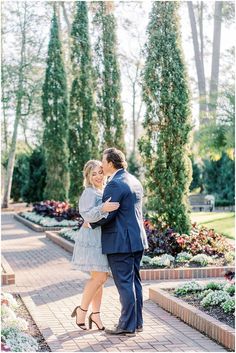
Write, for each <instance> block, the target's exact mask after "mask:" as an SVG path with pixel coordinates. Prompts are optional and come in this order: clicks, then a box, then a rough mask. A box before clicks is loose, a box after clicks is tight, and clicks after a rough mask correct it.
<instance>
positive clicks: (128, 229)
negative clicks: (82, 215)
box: [91, 169, 148, 254]
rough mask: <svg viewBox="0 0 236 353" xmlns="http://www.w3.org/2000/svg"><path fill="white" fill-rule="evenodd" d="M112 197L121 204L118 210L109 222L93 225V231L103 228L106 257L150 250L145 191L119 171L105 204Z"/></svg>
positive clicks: (107, 190) (106, 190)
mask: <svg viewBox="0 0 236 353" xmlns="http://www.w3.org/2000/svg"><path fill="white" fill-rule="evenodd" d="M109 197H111V201H116V202H119V203H120V207H119V208H118V210H116V211H113V212H110V213H109V215H108V217H107V218H106V219H104V218H103V219H101V220H100V221H98V222H96V223H91V227H92V228H96V227H98V226H101V227H102V252H103V254H114V253H129V252H135V251H142V250H143V249H144V248H148V245H147V236H146V233H145V230H144V227H143V216H142V198H143V188H142V185H141V183H140V182H139V181H138V179H136V178H135V177H134V176H133V175H131V174H130V173H128V172H127V171H125V170H124V169H122V170H119V171H118V172H117V173H116V174H115V175H114V177H113V178H112V180H111V181H110V182H108V184H107V185H106V187H105V190H104V193H103V200H102V201H103V202H105V201H106V200H107V199H108V198H109Z"/></svg>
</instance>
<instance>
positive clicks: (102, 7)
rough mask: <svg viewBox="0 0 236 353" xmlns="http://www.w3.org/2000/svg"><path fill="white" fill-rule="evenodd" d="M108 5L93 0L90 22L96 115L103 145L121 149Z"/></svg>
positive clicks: (113, 40)
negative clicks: (93, 29) (94, 37)
mask: <svg viewBox="0 0 236 353" xmlns="http://www.w3.org/2000/svg"><path fill="white" fill-rule="evenodd" d="M111 5H112V4H111V2H106V1H99V2H97V11H96V15H95V16H94V21H93V22H94V24H95V26H96V27H97V29H98V32H99V36H98V41H97V44H96V53H97V58H96V59H97V63H98V65H97V69H98V70H97V74H98V92H99V93H98V115H99V121H100V123H101V128H102V145H103V147H112V146H115V147H117V148H119V149H121V150H123V151H125V142H124V128H125V126H124V120H123V109H122V104H121V78H120V70H119V64H118V59H117V49H116V46H117V39H116V21H115V17H114V14H113V9H112V6H111Z"/></svg>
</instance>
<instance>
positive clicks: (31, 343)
mask: <svg viewBox="0 0 236 353" xmlns="http://www.w3.org/2000/svg"><path fill="white" fill-rule="evenodd" d="M18 306H19V305H18V303H17V301H16V300H15V298H14V297H13V296H12V295H11V294H8V293H2V295H1V325H2V330H1V346H2V351H12V352H37V351H38V349H39V346H38V343H37V341H36V340H35V339H34V338H33V337H31V336H30V335H28V334H27V333H26V331H27V329H28V323H27V321H26V320H25V319H23V318H20V317H19V316H18V315H17V314H16V311H17V308H18Z"/></svg>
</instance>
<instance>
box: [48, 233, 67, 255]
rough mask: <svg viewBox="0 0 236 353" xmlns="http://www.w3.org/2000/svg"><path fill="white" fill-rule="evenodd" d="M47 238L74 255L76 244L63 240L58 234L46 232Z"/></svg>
mask: <svg viewBox="0 0 236 353" xmlns="http://www.w3.org/2000/svg"><path fill="white" fill-rule="evenodd" d="M45 234H46V237H47V238H48V239H50V240H51V241H53V242H54V243H56V244H57V245H59V246H60V247H62V248H63V249H65V250H67V251H69V252H70V253H73V249H74V244H73V243H71V242H70V241H69V240H66V239H63V238H62V237H61V236H60V235H58V234H56V233H55V232H50V231H46V232H45Z"/></svg>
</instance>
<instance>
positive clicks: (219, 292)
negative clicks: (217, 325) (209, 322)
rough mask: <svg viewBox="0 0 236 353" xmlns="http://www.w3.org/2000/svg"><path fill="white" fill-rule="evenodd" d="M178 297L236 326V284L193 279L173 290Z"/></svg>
mask: <svg viewBox="0 0 236 353" xmlns="http://www.w3.org/2000/svg"><path fill="white" fill-rule="evenodd" d="M171 293H173V294H174V295H175V296H176V297H181V298H182V299H183V300H184V301H186V302H187V303H189V304H191V305H193V306H195V307H197V308H198V309H200V310H202V311H204V312H206V313H207V314H209V315H211V316H213V317H214V318H216V319H217V320H220V321H221V322H223V323H225V324H227V325H229V326H231V327H233V328H234V327H235V321H234V319H235V284H234V283H225V282H208V283H207V284H199V283H198V282H195V281H191V282H186V283H184V284H181V285H180V286H178V287H177V288H176V289H174V290H171Z"/></svg>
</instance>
